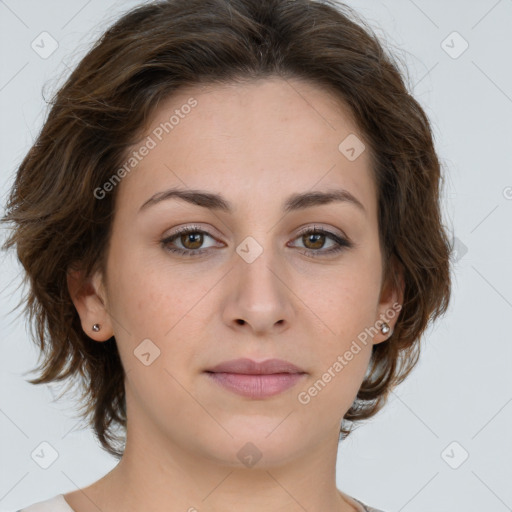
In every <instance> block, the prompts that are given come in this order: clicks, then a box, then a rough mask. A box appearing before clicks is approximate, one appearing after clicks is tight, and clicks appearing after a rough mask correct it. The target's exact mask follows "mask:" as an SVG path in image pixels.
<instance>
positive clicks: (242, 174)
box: [121, 78, 375, 209]
mask: <svg viewBox="0 0 512 512" xmlns="http://www.w3.org/2000/svg"><path fill="white" fill-rule="evenodd" d="M351 137H352V138H353V137H357V139H356V140H357V141H359V143H360V145H361V146H359V147H357V148H356V149H357V151H358V152H359V151H361V153H360V154H359V156H357V158H356V159H349V158H347V155H346V153H344V152H343V151H344V150H345V149H346V147H345V146H346V144H345V142H344V141H347V140H349V141H352V140H353V139H351ZM362 144H363V138H362V134H361V133H360V132H359V130H358V127H357V126H356V124H355V122H354V120H353V117H352V114H351V112H350V110H349V109H348V108H347V107H346V106H345V105H344V104H343V103H342V102H341V101H340V99H339V98H338V97H336V96H335V95H334V94H332V93H330V92H328V91H327V90H326V89H324V88H320V87H318V86H316V85H314V84H311V83H308V82H305V81H302V80H296V79H295V80H291V79H286V80H285V79H278V78H273V79H260V80H254V81H250V82H244V83H229V84H206V85H195V86H193V87H187V88H184V89H181V90H179V91H178V92H177V93H175V94H173V95H172V96H171V97H169V98H167V99H166V100H165V101H163V102H161V104H160V105H159V106H158V107H157V109H156V110H155V112H154V115H153V117H152V118H151V120H150V122H149V123H148V127H146V129H145V132H144V136H143V138H142V139H141V141H140V142H139V143H138V144H136V145H134V146H133V149H132V150H134V151H137V148H140V147H141V146H143V145H147V146H148V147H149V146H150V147H151V149H150V150H149V151H145V152H144V153H145V156H143V157H142V158H140V160H139V161H138V162H137V164H136V167H135V169H134V171H132V172H130V173H129V175H128V176H127V177H126V178H124V179H123V181H122V183H121V185H122V188H126V192H125V193H124V194H125V195H126V194H129V196H130V198H131V200H133V201H135V202H139V203H141V202H143V200H145V199H147V198H148V197H150V196H151V195H152V194H154V193H157V192H160V191H162V190H164V189H166V188H170V187H174V186H181V187H183V188H197V189H199V188H200V189H209V190H211V191H212V192H217V193H222V192H225V195H227V194H229V192H230V191H231V192H232V195H233V196H235V195H236V196H237V197H238V199H239V200H248V201H255V200H256V199H258V200H266V201H270V200H271V199H272V198H273V197H277V196H283V195H286V196H288V195H290V194H292V193H295V192H298V191H306V190H312V189H314V190H317V189H325V188H332V187H335V186H336V187H338V188H339V187H343V188H346V189H347V190H349V191H350V192H351V193H352V194H353V195H355V196H357V197H358V198H359V199H360V200H361V202H363V203H364V204H366V205H367V206H368V208H369V209H371V208H372V204H371V203H372V202H374V198H375V189H374V184H373V179H372V173H371V171H370V155H369V150H361V148H362V147H363V146H362ZM340 145H341V149H340ZM133 201H132V202H133Z"/></svg>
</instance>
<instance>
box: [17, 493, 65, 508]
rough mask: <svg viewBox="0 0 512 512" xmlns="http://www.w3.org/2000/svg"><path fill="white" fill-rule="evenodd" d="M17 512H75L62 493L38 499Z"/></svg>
mask: <svg viewBox="0 0 512 512" xmlns="http://www.w3.org/2000/svg"><path fill="white" fill-rule="evenodd" d="M16 512H74V511H73V509H72V508H71V507H70V506H69V505H68V502H67V501H66V500H65V499H64V496H63V495H62V494H57V496H53V497H52V498H49V499H47V500H44V501H38V502H37V503H33V504H32V505H29V506H27V507H24V508H22V509H21V510H17V511H16Z"/></svg>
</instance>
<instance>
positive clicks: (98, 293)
mask: <svg viewBox="0 0 512 512" xmlns="http://www.w3.org/2000/svg"><path fill="white" fill-rule="evenodd" d="M67 285H68V291H69V295H70V297H71V300H72V301H73V304H74V305H75V308H76V311H77V313H78V315H79V317H80V321H81V323H82V329H83V330H84V332H85V334H87V336H89V337H90V338H92V339H93V340H95V341H106V340H108V339H110V338H111V337H112V336H113V335H114V332H113V326H112V322H111V319H110V315H109V313H108V310H107V307H108V304H107V301H106V296H105V290H104V286H103V280H102V276H101V274H100V272H99V271H97V272H95V273H94V274H93V275H92V276H89V277H84V276H83V273H82V271H81V270H76V269H69V270H68V272H67Z"/></svg>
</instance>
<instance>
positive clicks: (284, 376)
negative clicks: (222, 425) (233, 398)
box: [207, 372, 306, 398]
mask: <svg viewBox="0 0 512 512" xmlns="http://www.w3.org/2000/svg"><path fill="white" fill-rule="evenodd" d="M207 373H208V375H209V376H210V378H212V379H213V380H214V381H215V382H217V383H218V384H220V385H221V386H224V387H225V388H226V389H229V390H230V391H232V392H234V393H237V394H238V395H242V396H246V397H249V398H267V397H270V396H274V395H278V394H279V393H282V392H283V391H286V390H287V389H290V388H291V387H293V386H295V384H297V382H299V381H300V380H301V379H302V378H303V377H304V376H305V375H306V374H305V373H272V374H269V375H246V374H241V373H221V372H219V373H212V372H207Z"/></svg>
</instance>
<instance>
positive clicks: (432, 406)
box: [0, 0, 512, 512]
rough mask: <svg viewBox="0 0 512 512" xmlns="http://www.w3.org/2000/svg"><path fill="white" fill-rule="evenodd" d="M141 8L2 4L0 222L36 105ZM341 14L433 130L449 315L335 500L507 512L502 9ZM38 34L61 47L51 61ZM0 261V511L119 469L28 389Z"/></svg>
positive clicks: (363, 441) (6, 259)
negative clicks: (449, 252) (359, 19)
mask: <svg viewBox="0 0 512 512" xmlns="http://www.w3.org/2000/svg"><path fill="white" fill-rule="evenodd" d="M139 3H141V2H134V1H128V2H119V1H118V2H113V1H101V2H100V1H99V0H89V1H85V0H84V1H82V0H74V1H64V0H61V1H55V0H52V1H50V0H47V1H44V2H41V1H39V0H37V1H36V0H30V1H29V0H22V1H15V0H5V1H1V0H0V38H1V52H2V53H1V66H0V105H1V113H2V115H1V126H0V130H1V133H0V144H1V147H0V172H1V176H0V186H1V198H2V208H3V205H4V204H5V197H6V193H7V190H8V187H9V185H10V183H11V182H12V179H13V173H14V171H15V169H16V166H17V165H18V164H19V163H20V161H21V159H22V157H23V156H24V154H25V153H26V151H27V150H28V149H29V147H30V145H31V144H32V142H33V140H34V137H35V135H36V134H37V132H38V130H39V128H40V126H41V124H42V122H43V119H44V116H45V113H46V107H45V103H44V101H43V95H42V91H44V94H45V97H46V98H49V97H50V96H51V92H52V91H54V90H55V89H56V87H57V86H58V85H59V84H60V83H62V80H63V78H65V76H66V74H67V73H68V72H69V68H72V67H73V65H74V64H75V63H76V62H77V61H78V60H79V59H80V58H81V57H82V56H83V55H84V53H85V51H86V50H87V48H88V47H89V45H90V44H91V42H92V41H94V40H95V39H96V38H97V37H98V36H99V35H100V34H101V32H102V31H103V30H104V29H105V28H106V27H107V26H108V25H109V24H110V23H111V22H112V21H113V20H115V19H116V18H117V16H118V15H119V14H120V13H121V12H123V11H125V10H127V9H129V8H130V7H132V6H134V5H136V4H139ZM349 4H350V5H352V6H353V7H355V8H356V9H357V10H358V12H360V13H361V14H362V15H363V16H364V17H365V18H366V19H367V21H368V22H369V23H370V24H371V25H372V26H373V27H374V29H375V30H376V32H377V34H378V35H379V36H380V37H381V38H382V39H383V41H384V42H387V44H389V45H390V46H391V49H392V50H393V49H394V51H397V52H398V53H399V55H400V56H401V58H402V59H403V60H404V62H405V63H406V65H407V66H408V68H409V72H410V82H411V88H412V92H413V93H414V95H415V96H416V98H417V99H418V100H419V101H420V102H421V104H422V105H423V107H424V108H425V110H426V112H427V114H428V115H429V116H430V119H431V121H432V125H433V128H434V131H435V137H436V146H437V149H438V152H439V154H440V156H441V159H442V162H443V166H444V170H445V173H446V182H445V185H444V195H443V209H444V214H445V222H446V224H447V225H448V227H449V229H450V230H451V231H453V233H454V234H455V237H456V239H455V244H456V247H457V251H456V253H455V258H454V259H455V262H454V274H453V276H454V289H453V297H452V304H451V306H450V309H449V311H448V313H447V315H446V316H445V317H444V318H443V319H442V320H440V321H439V322H438V323H437V324H436V325H435V326H434V327H433V328H431V329H429V331H428V332H427V333H426V336H425V338H424V341H423V349H422V357H421V360H420V363H419V365H418V367H417V369H416V370H415V371H414V372H413V373H412V375H411V376H410V377H409V379H408V380H407V381H406V382H405V383H403V384H402V385H401V386H400V387H399V388H398V389H397V390H396V391H395V392H393V394H392V396H391V399H390V403H389V404H388V405H387V407H386V408H385V409H384V410H383V411H382V412H380V413H379V414H378V415H377V416H376V417H374V418H373V419H371V420H369V421H367V422H366V423H365V424H364V425H361V426H360V427H359V428H358V430H356V431H355V432H354V433H353V434H352V435H351V437H350V438H349V439H347V440H346V441H345V442H344V443H342V444H341V445H340V453H339V458H338V486H339V488H340V489H342V490H343V491H345V492H347V493H349V494H351V495H352V496H354V497H356V498H359V499H361V500H362V501H365V502H366V503H368V504H370V505H374V506H376V507H380V508H382V509H384V510H386V511H387V512H391V511H395V512H398V511H404V512H419V511H428V512H434V511H435V512H448V511H450V512H453V511H455V510H457V511H462V510H464V511H466V512H472V511H475V512H476V511H480V510H486V511H490V510H492V511H496V512H501V511H506V510H512V486H511V485H510V484H511V482H512V462H511V455H512V436H511V431H512V430H511V426H512V403H511V402H512V372H511V362H512V343H511V336H510V319H511V318H512V314H511V313H512V270H511V265H510V262H511V256H512V242H511V240H512V236H511V235H512V232H511V227H510V223H511V222H510V221H511V220H512V165H511V163H512V156H511V155H512V154H511V152H510V149H511V146H512V70H511V64H510V63H511V60H512V59H511V50H512V34H511V32H510V27H511V26H512V0H500V1H496V0H481V1H476V0H473V1H462V0H458V1H450V2H447V1H441V0H437V1H430V2H427V1H426V0H415V1H412V0H394V1H391V0H387V1H381V2H379V1H375V0H372V1H365V2H364V5H360V3H359V2H356V1H352V2H349ZM44 31H46V32H48V33H49V34H51V37H52V38H53V39H54V40H55V41H57V43H58V48H57V49H56V50H55V51H54V53H52V54H51V55H50V56H47V58H42V56H41V55H40V53H41V52H43V51H49V50H51V40H50V39H48V36H40V34H41V33H42V32H44ZM454 31H455V32H457V33H458V34H453V32H454ZM42 37H44V38H46V39H44V41H43V42H41V38H42ZM33 41H35V43H34V45H36V44H39V50H38V51H39V53H37V52H36V51H34V49H33V48H32V47H31V44H32V42H33ZM443 41H445V42H444V43H443ZM466 42H467V44H468V48H467V49H466V50H465V51H464V52H462V50H463V49H464V48H465V45H466ZM43 43H44V48H43ZM3 236H4V235H3ZM1 258H2V259H1V268H2V273H1V279H2V282H1V289H2V293H1V295H0V300H1V315H2V316H1V320H0V325H1V328H2V340H1V350H2V352H1V355H2V357H1V358H0V367H1V380H0V397H1V403H0V434H1V435H0V439H1V441H0V442H1V449H0V461H1V468H0V510H3V511H6V510H15V509H17V508H19V507H20V506H24V505H28V504H29V503H32V502H35V501H39V500H42V499H46V498H49V497H51V496H54V495H55V494H58V493H64V492H69V491H71V490H75V489H76V488H77V487H78V486H80V487H83V486H86V485H88V484H90V483H92V482H93V481H95V480H97V479H98V478H100V477H101V476H103V475H104V474H105V473H107V472H108V471H109V470H110V469H111V468H112V467H113V466H114V465H115V464H116V461H115V459H113V458H111V457H110V456H109V455H107V454H106V453H105V452H103V451H102V450H101V449H100V447H99V445H98V444H97V442H96V441H95V440H94V437H93V436H92V434H91V433H90V432H89V431H88V430H87V429H83V425H82V424H81V423H80V422H79V420H78V418H77V417H76V416H75V415H74V413H73V402H72V400H71V399H70V398H63V399H62V400H61V401H59V402H52V399H53V397H54V396H55V395H56V393H57V391H58V387H56V386H53V385H52V386H34V385H31V384H29V383H27V382H25V380H24V375H25V377H26V378H30V377H32V376H33V375H32V374H29V373H26V372H28V370H30V369H31V368H33V366H34V364H35V363H36V361H37V350H36V349H35V347H34V346H33V344H32V343H31V342H30V341H29V338H28V334H27V330H26V325H25V320H24V319H23V318H22V317H20V316H19V314H18V313H17V312H13V313H9V311H10V310H11V309H12V308H13V307H14V306H15V304H16V303H17V300H18V299H19V296H20V290H19V289H18V288H17V285H18V283H19V268H18V266H17V264H16V262H15V261H14V257H13V254H3V255H2V256H1ZM42 442H47V443H49V444H50V445H51V446H52V447H53V449H54V450H55V451H56V454H57V455H58V457H57V459H56V460H55V461H54V462H53V463H52V464H51V465H50V466H49V467H48V468H47V469H43V468H42V467H40V465H39V464H38V463H36V462H35V460H34V459H35V457H34V459H33V458H32V457H31V454H32V453H33V452H34V450H40V443H42ZM44 446H45V445H43V447H44ZM45 453H47V454H48V453H51V449H49V448H48V449H46V451H45ZM466 456H467V459H466V460H464V458H465V457H466ZM47 462H49V460H48V461H47Z"/></svg>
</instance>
